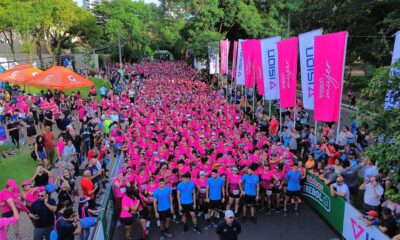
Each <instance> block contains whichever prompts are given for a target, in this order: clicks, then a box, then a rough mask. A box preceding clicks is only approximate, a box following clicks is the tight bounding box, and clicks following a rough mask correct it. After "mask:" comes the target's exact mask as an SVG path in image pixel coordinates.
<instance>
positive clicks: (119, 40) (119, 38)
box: [118, 37, 122, 68]
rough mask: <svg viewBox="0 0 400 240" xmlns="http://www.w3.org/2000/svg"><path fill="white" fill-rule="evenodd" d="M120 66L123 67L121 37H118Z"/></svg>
mask: <svg viewBox="0 0 400 240" xmlns="http://www.w3.org/2000/svg"><path fill="white" fill-rule="evenodd" d="M118 51H119V67H120V68H122V54H121V37H118Z"/></svg>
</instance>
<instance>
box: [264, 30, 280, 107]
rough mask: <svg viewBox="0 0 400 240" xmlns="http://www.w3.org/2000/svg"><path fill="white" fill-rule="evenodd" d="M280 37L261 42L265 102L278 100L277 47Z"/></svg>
mask: <svg viewBox="0 0 400 240" xmlns="http://www.w3.org/2000/svg"><path fill="white" fill-rule="evenodd" d="M280 40H281V37H272V38H267V39H263V40H261V54H262V68H263V75H264V93H265V94H264V98H265V100H275V99H279V75H278V47H277V45H276V43H277V42H279V41H280Z"/></svg>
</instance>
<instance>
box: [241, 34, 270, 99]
mask: <svg viewBox="0 0 400 240" xmlns="http://www.w3.org/2000/svg"><path fill="white" fill-rule="evenodd" d="M241 45H242V52H243V63H244V81H245V84H244V85H245V87H254V84H255V79H256V80H257V89H258V93H259V94H260V95H262V94H264V76H263V69H262V56H261V42H260V40H249V41H246V42H242V43H241Z"/></svg>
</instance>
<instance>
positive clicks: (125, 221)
mask: <svg viewBox="0 0 400 240" xmlns="http://www.w3.org/2000/svg"><path fill="white" fill-rule="evenodd" d="M120 219H121V222H122V223H123V224H125V225H126V226H130V225H132V223H133V217H127V218H120Z"/></svg>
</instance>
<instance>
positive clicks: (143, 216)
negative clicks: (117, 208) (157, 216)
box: [138, 208, 149, 219]
mask: <svg viewBox="0 0 400 240" xmlns="http://www.w3.org/2000/svg"><path fill="white" fill-rule="evenodd" d="M138 214H139V216H138V218H139V219H149V211H147V208H144V209H143V210H142V211H139V212H138Z"/></svg>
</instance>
